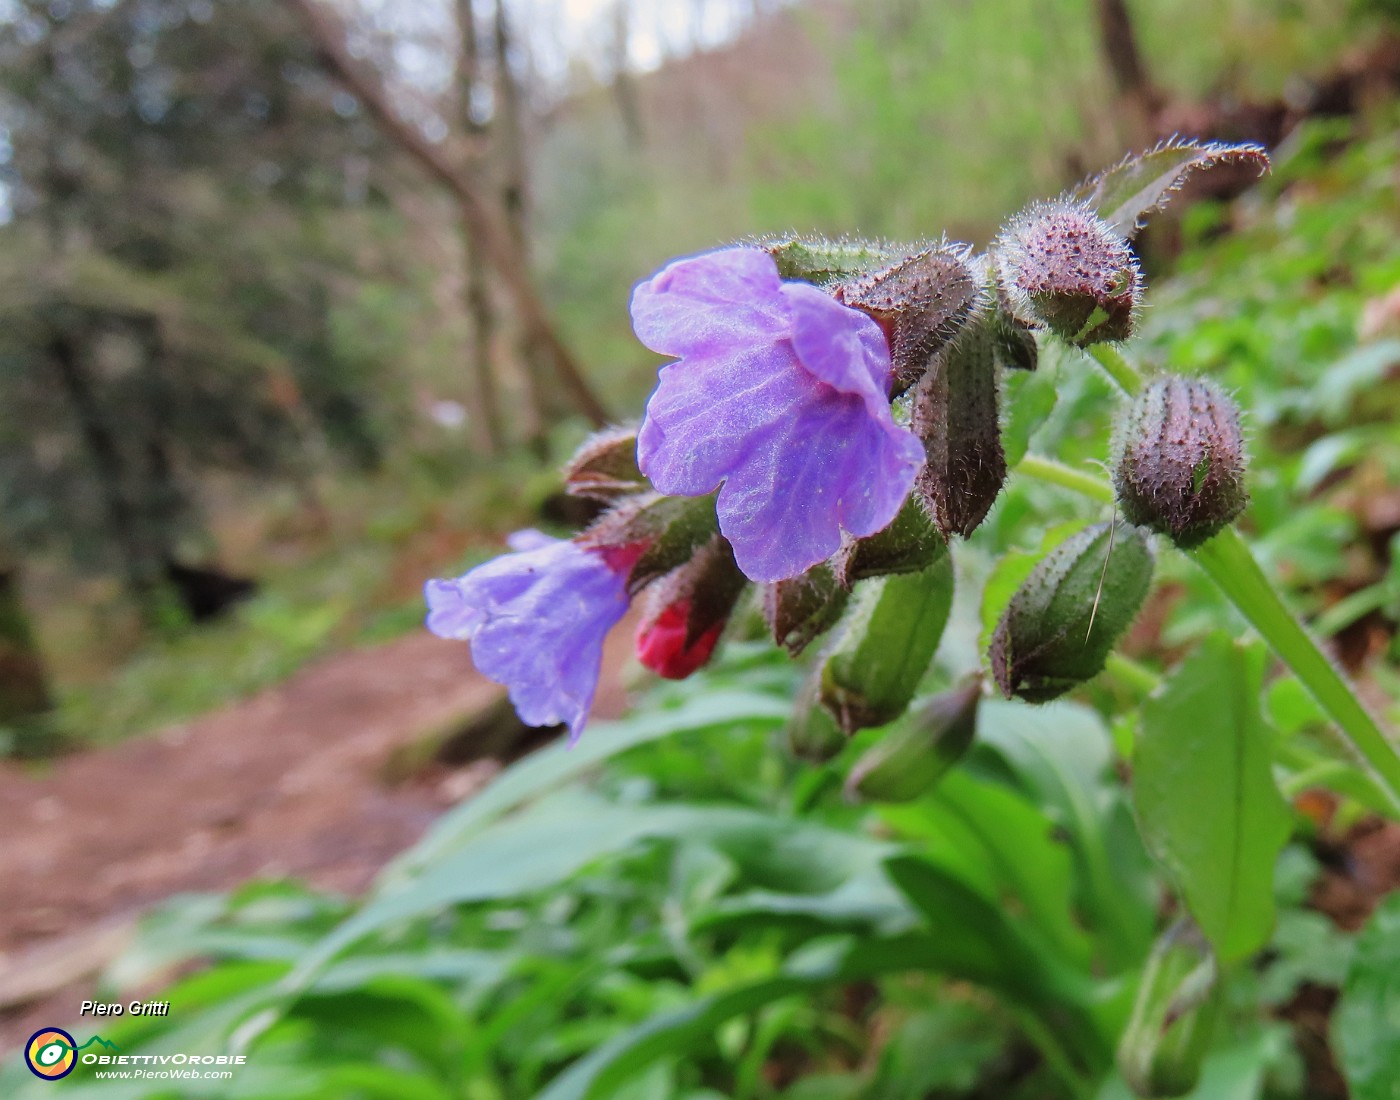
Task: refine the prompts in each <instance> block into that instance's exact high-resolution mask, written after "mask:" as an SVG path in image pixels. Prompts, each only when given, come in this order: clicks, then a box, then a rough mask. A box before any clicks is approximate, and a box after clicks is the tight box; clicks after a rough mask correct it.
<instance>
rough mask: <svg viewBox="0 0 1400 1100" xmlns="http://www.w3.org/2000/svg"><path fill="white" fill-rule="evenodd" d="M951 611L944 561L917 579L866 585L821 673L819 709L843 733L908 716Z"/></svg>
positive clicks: (948, 562)
mask: <svg viewBox="0 0 1400 1100" xmlns="http://www.w3.org/2000/svg"><path fill="white" fill-rule="evenodd" d="M952 604H953V565H952V559H951V558H950V557H948V556H946V555H945V556H944V557H942V558H940V559H939V560H938V561H936V562H934V564H933V565H931V566H929V567H928V568H926V569H923V570H920V571H919V572H917V573H905V574H902V575H898V576H890V577H880V578H878V579H876V580H870V581H865V582H863V583H862V585H861V586H860V588H859V589H858V590H857V591H856V594H855V598H854V599H853V600H852V601H851V606H850V608H849V609H848V611H847V613H846V617H845V620H844V622H843V624H842V629H841V634H840V636H839V637H838V638H837V640H836V643H835V645H834V646H833V647H832V649H831V650H830V651H829V652H828V653H827V654H826V656H825V659H824V660H823V662H822V667H821V672H820V677H821V680H820V682H821V701H822V704H823V705H824V706H825V707H826V708H827V710H829V711H830V712H831V714H832V715H833V716H834V717H835V719H836V722H837V724H838V725H839V726H840V727H841V728H842V729H843V730H845V731H846V733H848V734H849V733H854V732H855V731H856V730H859V729H865V728H867V727H871V726H883V725H884V724H885V723H887V722H892V721H894V719H896V718H898V717H899V716H900V715H901V714H903V713H904V711H905V709H906V708H907V707H908V706H909V702H910V700H911V699H913V697H914V692H915V690H916V689H917V688H918V686H919V681H920V680H921V679H922V678H923V675H924V673H925V672H926V671H927V670H928V666H929V662H930V661H932V660H933V654H934V651H935V650H936V649H937V648H938V643H939V640H940V639H941V638H942V637H943V628H944V626H946V625H947V622H948V612H949V611H950V609H951V608H952Z"/></svg>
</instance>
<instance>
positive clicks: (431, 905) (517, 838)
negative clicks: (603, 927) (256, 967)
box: [284, 791, 884, 993]
mask: <svg viewBox="0 0 1400 1100" xmlns="http://www.w3.org/2000/svg"><path fill="white" fill-rule="evenodd" d="M644 837H676V838H682V839H689V840H696V839H705V840H708V841H709V842H710V843H712V844H713V845H715V846H716V847H717V848H719V849H720V850H721V851H722V852H724V853H725V854H726V855H728V856H729V857H730V858H731V859H733V860H734V861H735V862H736V863H738V864H740V866H741V867H742V868H743V870H744V873H745V876H746V880H747V881H748V883H749V884H751V885H752V886H755V887H759V888H762V887H767V888H770V889H778V890H787V891H792V892H797V893H820V892H823V891H827V890H832V889H835V888H836V887H837V886H838V885H839V884H840V883H841V881H842V880H843V879H844V878H845V877H847V876H848V875H849V874H851V873H853V872H854V871H855V870H857V869H859V868H860V867H861V866H863V865H868V864H869V863H870V861H871V860H872V859H874V858H876V857H877V855H878V854H881V853H883V851H884V848H883V846H882V845H880V844H878V843H877V842H875V841H872V840H868V839H866V838H864V837H861V836H857V835H853V834H850V833H844V832H838V831H836V830H834V829H827V828H824V827H822V826H820V825H816V824H814V823H811V822H807V821H800V820H794V819H791V818H782V817H777V816H774V815H771V814H764V813H759V812H756V811H752V810H741V809H735V808H731V807H724V806H686V805H683V804H681V805H678V804H663V805H648V804H643V805H634V806H619V805H615V804H613V803H610V802H607V801H605V800H603V799H601V798H598V797H596V796H593V795H588V794H584V793H582V792H578V791H563V792H560V793H559V794H557V795H555V796H553V797H551V798H549V799H546V800H544V801H542V802H540V803H538V804H537V805H535V806H533V807H532V808H531V809H530V811H529V812H527V813H524V814H521V815H519V816H516V817H511V818H509V819H507V820H506V821H503V822H500V823H499V824H497V825H495V826H494V827H492V828H490V829H488V830H486V831H485V832H483V833H480V834H477V835H473V836H470V837H468V838H465V839H464V840H462V841H461V842H460V843H459V844H458V845H457V846H455V847H453V848H449V849H445V850H442V851H439V852H438V853H437V854H436V855H435V857H434V859H433V861H432V862H431V863H429V864H428V865H426V866H425V867H423V868H422V870H421V872H420V873H419V874H417V875H416V876H413V877H411V878H407V879H402V880H400V881H399V882H398V883H397V884H396V886H395V888H394V889H393V890H391V891H385V892H381V893H380V894H379V895H378V896H376V897H375V898H374V899H373V900H371V901H370V902H369V903H368V904H367V905H366V906H365V907H364V908H363V909H361V910H360V911H359V912H358V913H356V914H354V915H353V916H352V917H350V918H349V919H348V920H346V921H344V922H343V923H342V924H341V925H339V926H338V927H337V928H336V929H335V930H334V931H333V932H331V934H330V935H328V936H326V937H325V938H324V939H323V940H321V941H320V942H319V943H318V944H316V945H315V947H313V948H312V949H311V950H310V951H309V952H307V954H306V955H305V956H303V957H302V959H301V960H300V961H299V963H298V964H297V967H296V969H295V970H294V971H293V972H292V973H291V974H290V975H288V977H287V979H286V981H285V983H284V990H285V991H286V992H288V993H295V992H297V991H298V990H300V989H301V988H302V987H303V986H304V984H305V983H306V982H307V981H309V980H310V979H311V978H312V977H313V976H314V975H315V974H316V973H317V972H318V971H319V969H320V968H321V967H322V966H324V965H325V963H326V962H327V961H329V960H330V959H331V958H333V957H334V956H335V955H337V954H339V953H340V951H342V950H344V948H346V947H347V946H349V945H350V944H351V943H354V942H355V941H356V940H359V939H361V938H363V937H364V936H367V935H369V934H370V933H371V932H374V931H377V930H378V929H381V928H384V927H385V926H386V925H390V924H393V923H396V922H398V921H403V920H408V919H410V918H414V917H419V916H422V915H424V914H428V913H432V912H436V911H438V910H441V909H443V908H445V907H447V906H449V905H460V904H463V903H467V902H480V901H490V900H494V899H499V898H507V897H515V896H519V895H522V894H528V893H533V892H536V891H539V890H542V889H544V888H546V887H548V886H551V885H554V884H556V883H558V882H561V881H563V880H564V879H566V878H568V877H570V876H571V875H573V874H574V873H576V872H577V871H578V870H580V869H581V868H582V867H584V866H585V865H586V864H588V863H591V862H592V861H593V860H595V859H598V858H600V857H602V856H604V855H607V854H609V853H614V852H619V851H622V850H624V849H625V848H627V847H628V846H629V845H631V844H633V843H634V842H636V841H638V840H640V839H642V838H644Z"/></svg>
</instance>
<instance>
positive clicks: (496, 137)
mask: <svg viewBox="0 0 1400 1100" xmlns="http://www.w3.org/2000/svg"><path fill="white" fill-rule="evenodd" d="M491 22H492V47H493V50H492V52H493V60H494V62H495V65H494V68H495V74H496V89H495V90H496V116H495V118H494V119H493V120H492V124H491V137H492V150H493V153H494V160H495V164H496V168H497V171H498V173H499V175H498V178H499V181H500V191H501V206H502V208H503V209H504V210H505V215H506V224H507V225H508V227H509V229H510V234H511V239H512V240H513V241H514V242H515V247H516V249H517V250H518V251H519V254H520V255H521V257H523V258H524V259H525V260H526V262H528V260H529V255H530V235H529V225H528V217H529V195H530V192H529V175H528V173H529V168H528V164H527V161H526V155H525V129H524V120H523V114H522V110H521V103H520V83H519V81H518V80H517V78H516V75H515V69H514V67H513V66H512V64H511V56H510V54H511V29H510V20H509V19H508V18H507V16H506V8H505V0H496V3H495V6H494V9H493V13H492V21H491ZM520 362H521V365H522V368H523V369H524V372H525V392H526V395H527V397H528V399H529V402H530V418H529V432H528V434H529V440H530V443H531V445H532V446H533V447H534V448H535V450H536V451H537V452H539V453H540V454H543V453H544V451H545V448H546V440H547V438H548V435H549V429H550V427H551V425H553V423H554V422H555V421H556V420H557V419H558V418H559V417H561V416H563V415H567V414H568V413H569V412H570V411H571V409H570V406H569V403H568V402H567V401H563V400H561V398H562V397H563V396H564V395H563V394H561V393H560V391H559V387H558V386H556V385H555V384H554V378H553V374H554V371H553V369H552V364H551V362H550V355H549V349H548V347H547V346H546V345H545V344H544V343H543V342H542V341H541V340H540V334H539V333H538V332H537V331H536V330H534V329H533V328H531V326H529V325H526V326H525V328H524V331H523V332H522V333H521V338H520Z"/></svg>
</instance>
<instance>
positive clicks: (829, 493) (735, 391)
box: [632, 248, 924, 582]
mask: <svg viewBox="0 0 1400 1100" xmlns="http://www.w3.org/2000/svg"><path fill="white" fill-rule="evenodd" d="M632 324H633V327H634V328H635V329H636V332H637V336H638V338H639V339H640V340H641V341H642V343H644V344H645V345H646V346H647V347H649V348H651V349H652V350H653V351H655V352H659V353H660V354H662V355H669V356H673V357H675V358H676V359H677V360H678V361H677V362H675V363H672V364H670V365H668V366H666V367H663V368H662V369H661V372H660V379H661V380H660V384H659V385H658V386H657V389H656V392H655V393H653V394H652V397H651V400H650V401H649V402H648V404H647V411H646V419H645V421H644V422H643V424H642V427H641V431H640V433H639V434H638V437H637V457H638V462H639V464H640V466H641V469H642V472H643V473H644V474H646V476H647V477H648V478H649V479H650V480H651V483H652V484H653V485H654V486H655V487H656V489H657V490H658V491H659V492H662V493H667V494H672V495H677V496H705V495H707V494H709V493H712V492H714V491H715V489H716V488H717V487H718V488H719V497H718V502H717V512H718V516H719V527H720V530H721V531H722V532H723V533H724V535H725V537H726V538H728V539H729V541H730V543H731V544H732V545H733V547H734V557H735V560H736V561H737V563H738V565H739V568H740V569H741V570H742V571H743V572H744V574H745V575H746V576H748V577H749V578H750V579H751V580H755V581H760V582H770V581H777V580H782V579H785V578H787V577H793V576H796V575H797V574H799V573H802V572H803V571H804V570H806V569H809V568H811V567H812V566H813V565H816V564H817V563H818V562H820V561H823V560H825V559H826V558H828V557H830V556H831V555H832V554H834V553H835V552H836V551H837V549H839V547H840V545H841V532H842V530H843V529H844V530H845V531H847V532H848V533H850V534H851V535H854V536H858V537H859V536H864V535H871V534H874V533H875V532H877V531H879V530H881V529H883V528H884V527H885V526H887V525H888V524H889V523H890V522H891V521H892V520H893V519H894V517H895V515H896V514H897V513H898V512H899V509H900V505H901V504H903V502H904V500H905V497H906V496H908V494H909V490H910V487H911V486H912V485H913V482H914V475H915V473H916V472H917V471H918V469H919V466H920V464H921V463H922V462H923V459H924V453H923V447H922V446H921V445H920V443H919V441H918V440H917V439H915V438H914V436H913V435H912V434H911V433H910V432H908V431H907V430H905V429H904V428H902V427H899V426H898V425H896V424H895V422H894V418H893V415H892V414H891V411H890V403H889V392H890V384H891V376H892V368H891V364H890V353H889V347H888V344H887V342H886V340H885V336H884V334H883V333H882V331H881V329H880V327H879V325H878V324H877V323H876V322H875V321H874V320H872V319H871V318H870V317H867V316H866V315H865V314H863V313H860V312H858V311H856V310H854V309H849V308H847V307H846V306H843V305H841V304H840V303H839V302H837V301H836V300H835V299H833V298H832V297H830V296H829V295H828V294H826V293H824V292H822V291H821V290H818V289H817V288H816V287H814V286H811V285H808V284H806V283H792V282H789V283H785V282H783V281H782V280H781V278H779V275H778V269H777V266H776V264H775V263H774V261H773V258H772V257H771V256H769V255H768V253H766V252H764V251H763V250H761V249H757V248H728V249H722V250H720V251H717V252H709V253H706V254H704V255H700V256H695V257H692V258H689V259H683V260H677V261H675V262H673V263H671V264H669V265H667V266H666V267H665V268H663V269H662V270H661V271H660V272H658V273H657V274H656V275H654V276H653V277H652V278H651V279H648V280H647V281H646V282H643V283H641V284H639V285H638V287H637V289H636V291H635V292H634V293H633V295H632Z"/></svg>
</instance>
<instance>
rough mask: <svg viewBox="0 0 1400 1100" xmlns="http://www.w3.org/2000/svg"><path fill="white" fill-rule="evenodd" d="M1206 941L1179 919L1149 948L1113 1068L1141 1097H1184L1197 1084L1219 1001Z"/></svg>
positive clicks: (1214, 970)
mask: <svg viewBox="0 0 1400 1100" xmlns="http://www.w3.org/2000/svg"><path fill="white" fill-rule="evenodd" d="M1218 978H1219V973H1218V969H1217V967H1216V962H1215V956H1214V954H1213V953H1212V952H1211V949H1210V945H1209V944H1207V943H1206V941H1205V938H1204V937H1203V936H1202V935H1201V933H1200V932H1199V930H1197V929H1196V928H1195V927H1194V926H1193V925H1191V924H1189V923H1187V922H1185V921H1178V922H1177V923H1176V924H1174V925H1172V927H1171V928H1169V929H1167V931H1166V932H1164V933H1163V934H1162V935H1161V937H1160V938H1159V939H1158V940H1157V942H1156V944H1155V945H1154V946H1153V948H1152V955H1151V956H1150V957H1149V958H1148V960H1147V969H1146V970H1145V971H1144V973H1143V976H1142V984H1141V985H1139V986H1138V994H1137V1000H1136V1001H1135V1002H1134V1004H1133V1014H1132V1017H1131V1018H1130V1019H1129V1021H1128V1026H1127V1027H1126V1028H1125V1029H1124V1031H1123V1038H1122V1040H1121V1041H1120V1042H1119V1044H1118V1069H1119V1071H1120V1072H1121V1073H1122V1074H1123V1079H1124V1080H1125V1081H1127V1082H1128V1086H1129V1087H1130V1088H1131V1089H1132V1090H1133V1092H1134V1093H1135V1094H1136V1095H1138V1096H1142V1097H1168V1096H1185V1095H1186V1094H1187V1093H1188V1092H1190V1091H1191V1090H1192V1089H1194V1088H1195V1087H1196V1083H1197V1082H1198V1081H1199V1080H1200V1076H1201V1062H1202V1060H1203V1059H1204V1058H1205V1054H1206V1051H1207V1050H1208V1049H1209V1047H1210V1040H1211V1032H1212V1031H1213V1030H1214V1026H1215V1017H1216V1013H1217V1010H1218V1008H1219V1004H1220V996H1219V980H1218Z"/></svg>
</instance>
